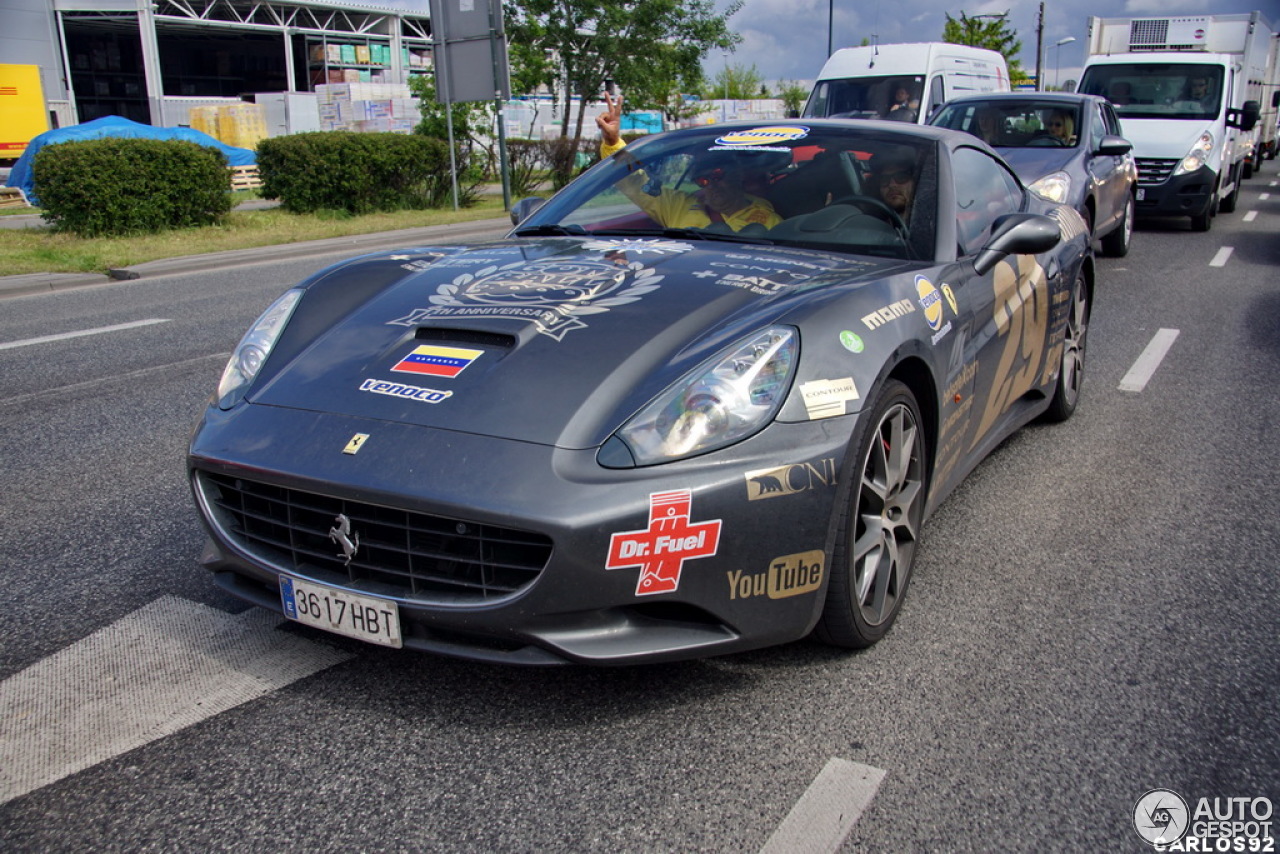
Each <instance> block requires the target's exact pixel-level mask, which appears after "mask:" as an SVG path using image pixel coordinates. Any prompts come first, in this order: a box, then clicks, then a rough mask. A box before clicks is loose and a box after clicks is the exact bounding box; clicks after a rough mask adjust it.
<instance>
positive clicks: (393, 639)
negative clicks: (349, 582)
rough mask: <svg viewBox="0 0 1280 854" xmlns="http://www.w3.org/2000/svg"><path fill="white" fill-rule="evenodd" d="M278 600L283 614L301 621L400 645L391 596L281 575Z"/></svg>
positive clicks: (336, 632)
mask: <svg viewBox="0 0 1280 854" xmlns="http://www.w3.org/2000/svg"><path fill="white" fill-rule="evenodd" d="M280 603H281V604H282V605H283V606H284V615H285V616H286V617H288V618H289V619H290V620H296V621H297V622H299V623H303V624H304V625H308V626H314V627H316V628H317V629H324V630H325V631H326V632H333V633H334V634H338V635H345V636H346V637H349V638H356V639H357V640H362V641H367V642H368V643H376V644H379V645H381V646H393V647H396V648H397V649H399V648H400V646H401V641H400V612H399V611H398V610H397V609H396V603H395V602H392V601H391V600H390V599H382V598H380V597H378V596H365V595H363V594H360V593H352V592H351V591H350V590H339V589H337V588H334V587H327V586H325V585H323V584H316V583H315V582H314V581H304V580H302V579H301V578H294V577H292V576H289V575H282V576H280Z"/></svg>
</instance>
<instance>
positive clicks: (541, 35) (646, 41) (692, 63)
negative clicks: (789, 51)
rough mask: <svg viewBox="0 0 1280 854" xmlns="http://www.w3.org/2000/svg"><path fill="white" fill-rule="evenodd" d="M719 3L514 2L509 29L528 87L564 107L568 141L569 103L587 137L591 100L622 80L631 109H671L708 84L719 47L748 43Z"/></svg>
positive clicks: (734, 5) (660, 0)
mask: <svg viewBox="0 0 1280 854" xmlns="http://www.w3.org/2000/svg"><path fill="white" fill-rule="evenodd" d="M741 6H742V2H741V0H737V2H734V3H732V4H730V6H729V7H728V9H726V10H725V12H724V13H718V12H716V11H715V6H714V3H713V2H712V0H509V2H508V3H507V5H506V20H507V32H508V36H509V39H510V42H511V44H512V45H513V50H512V56H513V58H514V59H515V60H516V63H517V65H518V71H517V73H516V74H515V75H514V77H515V78H516V79H519V80H520V81H521V82H522V83H524V84H525V85H527V86H530V87H531V88H532V86H536V85H542V84H545V85H546V86H548V87H550V88H551V90H552V92H553V93H555V98H556V101H557V102H559V103H562V104H563V105H564V106H565V109H564V120H563V123H562V125H561V136H569V135H570V134H569V122H570V116H569V110H568V105H569V104H570V103H571V102H572V99H573V97H574V96H575V95H577V96H579V97H580V98H581V101H580V102H579V105H578V113H577V123H576V128H575V131H574V133H573V138H574V140H575V141H576V140H578V139H580V138H581V136H582V124H583V118H584V115H585V113H586V108H587V101H588V100H589V99H592V98H595V97H597V96H598V94H599V93H600V92H601V91H603V89H604V86H605V82H606V81H607V80H613V81H615V82H616V83H617V84H618V85H619V86H620V87H622V89H623V91H624V92H625V94H626V99H627V106H628V108H630V109H645V108H659V109H664V112H666V108H664V105H666V107H667V108H669V107H670V106H671V105H672V104H673V103H674V102H673V100H672V96H673V94H675V93H678V90H679V89H681V88H682V87H683V86H684V85H688V83H689V82H691V81H692V82H697V81H699V80H701V68H700V62H701V60H702V57H704V56H705V55H706V54H708V53H709V52H711V51H712V50H731V49H732V48H733V46H734V45H736V44H737V43H738V42H739V41H741V37H740V36H738V35H737V34H736V33H731V32H730V31H729V29H728V26H727V23H726V22H727V19H728V18H729V16H730V15H732V14H734V13H735V12H737V11H738V9H739V8H741Z"/></svg>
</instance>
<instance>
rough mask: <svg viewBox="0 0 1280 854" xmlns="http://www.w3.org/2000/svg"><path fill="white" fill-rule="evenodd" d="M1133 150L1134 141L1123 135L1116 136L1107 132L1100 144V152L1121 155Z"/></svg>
mask: <svg viewBox="0 0 1280 854" xmlns="http://www.w3.org/2000/svg"><path fill="white" fill-rule="evenodd" d="M1130 151H1133V143H1132V142H1130V141H1129V140H1127V139H1125V138H1124V137H1122V136H1114V135H1112V134H1107V135H1106V136H1104V137H1103V138H1102V142H1101V143H1099V145H1098V151H1097V152H1096V153H1098V154H1111V155H1115V156H1119V155H1121V154H1128V153H1129V152H1130Z"/></svg>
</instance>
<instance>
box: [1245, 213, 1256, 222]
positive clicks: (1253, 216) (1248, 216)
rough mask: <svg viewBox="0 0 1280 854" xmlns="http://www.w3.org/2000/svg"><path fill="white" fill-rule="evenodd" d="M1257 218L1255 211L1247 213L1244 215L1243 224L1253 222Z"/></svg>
mask: <svg viewBox="0 0 1280 854" xmlns="http://www.w3.org/2000/svg"><path fill="white" fill-rule="evenodd" d="M1257 218H1258V212H1257V211H1249V212H1248V213H1247V214H1245V215H1244V221H1245V222H1253V221H1254V220H1255V219H1257Z"/></svg>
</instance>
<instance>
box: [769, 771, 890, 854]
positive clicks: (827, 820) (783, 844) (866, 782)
mask: <svg viewBox="0 0 1280 854" xmlns="http://www.w3.org/2000/svg"><path fill="white" fill-rule="evenodd" d="M885 773H886V772H885V771H883V770H881V769H879V768H874V767H872V766H870V765H860V764H858V763H857V762H850V761H849V760H847V759H837V758H832V759H830V760H828V762H827V764H826V767H825V768H823V769H822V772H821V773H820V774H818V777H817V779H815V780H814V781H813V783H811V784H810V785H809V788H808V789H806V790H805V793H804V795H802V796H801V798H800V800H798V801H796V804H795V806H793V807H792V808H791V812H789V813H787V817H786V818H784V819H783V820H782V824H780V825H778V829H777V830H775V831H774V832H773V835H772V836H770V837H769V841H768V842H766V843H765V844H764V847H763V848H761V849H760V854H796V852H804V854H817V852H820V851H839V850H840V846H841V845H842V844H843V843H844V840H845V837H847V836H848V835H849V831H851V830H853V826H854V824H856V823H857V821H858V819H859V818H861V817H862V813H863V812H865V811H866V809H867V807H868V806H870V804H871V799H872V798H874V797H875V796H876V791H877V790H878V789H879V788H880V783H881V781H882V780H884V776H885Z"/></svg>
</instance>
